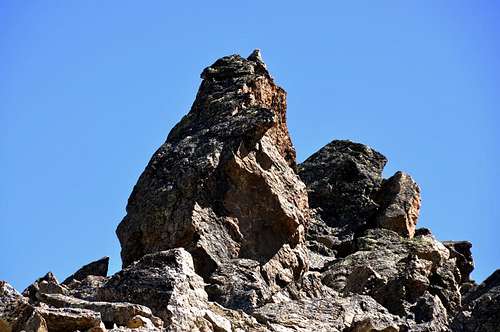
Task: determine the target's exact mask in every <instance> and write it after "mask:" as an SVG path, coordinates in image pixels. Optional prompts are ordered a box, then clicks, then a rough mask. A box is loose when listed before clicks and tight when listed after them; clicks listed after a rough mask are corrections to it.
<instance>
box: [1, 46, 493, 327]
mask: <svg viewBox="0 0 500 332" xmlns="http://www.w3.org/2000/svg"><path fill="white" fill-rule="evenodd" d="M201 77H202V82H201V86H200V89H199V91H198V94H197V96H196V99H195V101H194V103H193V106H192V108H191V110H190V111H189V113H188V114H187V115H186V116H185V117H184V118H183V119H182V120H181V121H180V122H179V123H178V124H177V125H176V126H175V127H174V128H173V129H172V131H171V132H170V134H169V135H168V137H167V140H166V142H165V143H164V144H163V145H162V146H161V147H160V148H159V149H158V150H157V151H156V152H155V154H154V155H153V157H152V158H151V160H150V162H149V164H148V165H147V166H146V169H145V170H144V172H143V173H142V175H141V176H140V178H139V180H138V182H137V184H136V186H135V187H134V189H133V191H132V194H131V196H130V198H129V201H128V205H127V214H126V216H125V217H124V218H123V220H122V221H121V223H120V224H119V226H118V228H117V235H118V238H119V240H120V243H121V246H122V251H121V256H122V261H123V269H122V270H121V271H118V272H117V273H115V274H114V275H112V276H107V270H108V262H109V258H107V257H104V258H102V259H100V260H97V261H94V262H91V263H89V264H87V265H85V266H83V267H82V268H81V269H79V270H78V271H76V272H75V273H73V274H72V275H71V276H69V277H68V278H66V279H65V280H64V282H62V283H59V281H58V280H57V278H56V277H55V276H54V275H53V274H52V273H50V272H49V273H47V274H46V275H45V276H43V277H41V278H39V279H37V280H36V281H34V282H33V284H32V285H30V286H28V287H27V288H26V290H25V291H24V292H23V293H22V294H19V293H18V292H17V291H16V290H15V289H13V288H12V287H11V286H10V285H9V284H7V283H6V282H0V332H4V331H5V332H11V331H12V332H17V331H23V330H24V331H28V332H29V331H39V332H44V331H56V332H58V331H76V330H78V331H88V332H104V331H199V332H201V331H203V332H208V331H214V332H233V331H234V332H242V331H275V332H292V331H304V332H305V331H351V332H368V331H386V332H393V331H401V332H405V331H421V332H424V331H436V332H438V331H457V332H458V331H481V332H483V331H484V332H494V331H495V332H499V331H500V329H499V326H500V324H499V323H498V322H499V321H500V270H499V271H496V272H495V273H494V274H493V275H492V276H491V277H489V278H488V279H487V280H486V281H485V282H484V283H482V284H481V285H477V284H476V283H475V282H474V281H473V280H471V279H470V273H471V271H472V270H473V268H474V263H473V260H472V255H471V244H470V243H469V242H467V241H445V242H440V241H438V240H437V239H436V238H435V237H434V236H433V235H432V233H431V232H430V231H429V230H427V229H417V227H416V225H417V221H418V215H419V209H420V205H421V198H420V188H419V186H418V185H417V183H416V182H415V181H414V180H413V179H412V178H411V177H410V175H408V174H406V173H404V172H396V174H394V175H393V176H391V177H390V178H388V179H384V178H383V176H382V172H383V168H384V166H385V164H386V162H387V159H386V157H384V156H383V155H382V154H381V153H379V152H377V151H375V150H374V149H371V148H369V147H367V146H366V145H363V144H359V143H354V142H351V141H346V140H334V141H332V142H330V143H329V144H327V145H326V146H325V147H323V148H322V149H320V150H319V151H318V152H316V153H314V154H313V155H312V156H311V157H309V158H308V159H307V160H306V161H304V162H303V163H301V164H297V162H296V159H295V150H294V148H293V145H292V143H291V139H290V136H289V133H288V129H287V126H286V93H285V91H284V90H283V89H282V88H280V87H278V86H277V85H276V84H275V83H274V80H273V79H272V77H271V76H270V74H269V72H268V71H267V68H266V66H265V64H264V62H263V61H262V58H261V56H260V53H259V52H258V51H254V52H253V53H252V54H251V55H250V56H249V57H248V58H243V57H241V56H238V55H232V56H227V57H223V58H221V59H219V60H217V61H216V62H215V63H214V64H212V65H211V66H210V67H208V68H206V69H205V70H204V71H203V73H202V75H201Z"/></svg>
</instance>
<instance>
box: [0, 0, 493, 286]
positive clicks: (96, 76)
mask: <svg viewBox="0 0 500 332" xmlns="http://www.w3.org/2000/svg"><path fill="white" fill-rule="evenodd" d="M174 3H175V4H174ZM304 3H305V2H303V1H296V2H291V1H210V2H208V1H199V2H190V1H175V2H174V1H146V2H140V3H139V2H137V1H96V0H95V1H15V0H12V1H8V0H2V1H0V55H1V57H0V59H1V60H0V126H1V127H0V135H1V136H0V139H1V141H0V149H1V150H0V159H1V160H0V162H1V163H0V165H1V168H0V169H1V177H2V184H1V186H0V235H1V237H0V279H6V280H8V281H9V282H11V283H12V284H13V285H14V286H16V287H17V288H19V289H20V290H22V289H23V288H24V287H25V286H27V285H28V284H29V283H30V282H32V281H33V280H34V279H36V278H37V277H39V276H41V275H43V274H44V273H46V272H47V271H49V270H51V271H53V272H54V273H55V274H56V275H57V277H59V279H64V278H65V277H66V276H67V275H69V274H70V273H72V272H73V271H74V270H75V269H77V268H78V267H80V266H81V265H83V264H85V263H87V262H89V261H91V260H93V259H96V258H100V257H102V256H104V255H107V256H111V269H112V271H116V270H118V269H119V267H120V264H121V262H120V256H119V250H120V248H119V243H118V240H117V238H116V236H115V233H114V231H115V228H116V226H117V225H118V223H119V222H120V220H121V218H122V217H123V215H124V214H125V205H126V202H127V198H128V195H129V194H130V192H131V190H132V187H133V185H134V184H135V182H136V180H137V178H138V176H139V175H140V173H141V172H142V170H143V169H144V167H145V165H146V163H147V162H148V160H149V158H150V156H151V155H152V154H153V152H154V151H155V150H156V148H157V147H158V146H159V145H160V144H162V143H163V141H164V139H165V138H166V136H167V134H168V132H169V130H170V129H171V128H172V126H173V125H174V124H175V123H176V122H177V121H179V119H180V118H181V117H182V115H183V114H185V113H186V112H188V110H189V108H190V106H191V103H192V102H193V100H194V97H195V93H196V91H197V88H198V85H199V84H200V78H199V75H200V73H201V71H202V69H203V68H204V67H205V66H208V65H210V64H211V63H212V62H213V61H214V60H215V59H217V58H218V57H221V56H224V55H229V54H234V53H240V54H242V55H245V56H246V55H248V54H249V53H250V52H251V51H252V49H254V48H260V49H262V52H263V57H264V59H265V60H266V62H267V64H268V67H269V68H270V70H271V72H272V74H273V76H274V77H275V78H276V80H277V82H278V83H279V84H280V85H281V86H283V87H284V88H285V89H286V90H287V91H288V104H289V109H288V120H289V127H290V131H291V135H292V139H293V141H294V143H295V146H296V149H297V152H298V156H299V160H304V159H305V158H306V157H307V156H309V155H310V154H311V153H313V152H314V151H315V150H317V149H318V148H320V147H322V146H323V145H325V144H326V143H328V142H329V141H330V140H332V139H352V140H355V141H358V142H362V143H365V144H368V145H370V146H372V147H373V148H375V149H377V150H379V151H380V152H382V153H383V154H385V155H386V156H387V157H388V159H389V163H388V165H387V168H386V171H385V175H386V176H390V175H392V174H393V173H394V172H395V171H397V170H404V171H406V172H408V173H410V174H411V175H412V176H413V177H414V178H415V179H416V180H417V181H418V183H419V184H420V186H421V187H422V192H423V194H422V195H423V206H422V211H421V218H420V221H419V226H422V227H429V228H431V229H432V231H433V232H434V234H435V235H436V236H437V237H438V238H439V239H441V240H446V239H456V240H462V239H467V240H470V241H472V242H473V254H474V257H475V261H476V270H475V272H474V273H473V276H474V278H476V279H477V280H483V279H484V278H485V277H486V276H487V275H489V274H490V273H491V272H493V270H494V269H495V268H498V267H500V259H499V256H500V245H499V234H500V226H499V223H500V212H499V211H500V207H499V206H500V195H499V188H500V169H499V163H500V132H499V124H500V115H499V112H500V108H499V107H500V2H497V1H481V0H479V1H461V0H453V1H433V0H432V1H431V0H429V1H343V2H335V1H315V2H310V3H309V4H308V5H307V6H306V5H304ZM313 3H314V4H313Z"/></svg>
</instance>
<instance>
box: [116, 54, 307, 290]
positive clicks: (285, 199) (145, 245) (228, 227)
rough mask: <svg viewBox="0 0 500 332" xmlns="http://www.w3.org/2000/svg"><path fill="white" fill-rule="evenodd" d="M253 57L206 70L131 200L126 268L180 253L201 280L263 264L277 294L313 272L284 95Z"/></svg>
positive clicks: (123, 239)
mask: <svg viewBox="0 0 500 332" xmlns="http://www.w3.org/2000/svg"><path fill="white" fill-rule="evenodd" d="M256 54H257V53H255V54H253V55H252V56H250V57H249V58H248V59H245V58H242V57H240V56H237V55H233V56H228V57H224V58H222V59H219V60H217V61H216V62H215V63H214V64H213V65H212V66H210V67H208V68H206V69H205V70H204V71H203V73H202V75H201V76H202V78H203V81H202V83H201V86H200V89H199V91H198V94H197V97H196V100H195V102H194V104H193V106H192V108H191V111H190V112H189V113H188V114H187V115H186V116H185V117H184V118H183V119H182V120H181V122H180V123H179V124H177V125H176V126H175V127H174V128H173V129H172V131H171V132H170V134H169V135H168V138H167V141H166V142H165V144H163V145H162V146H161V147H160V148H159V149H158V151H157V152H156V153H155V154H154V155H153V157H152V159H151V161H150V162H149V164H148V166H147V167H146V169H145V171H144V173H143V174H142V175H141V177H140V178H139V181H138V182H137V185H136V186H135V187H134V190H133V192H132V194H131V196H130V199H129V202H128V206H127V216H126V217H125V218H124V219H123V221H122V222H121V223H120V225H119V227H118V229H117V234H118V237H119V239H120V243H121V245H122V259H123V265H124V266H125V267H126V266H129V265H130V264H131V263H132V262H133V261H134V260H137V259H139V258H141V257H142V256H143V255H145V254H147V253H151V252H158V251H161V250H166V249H171V248H176V247H183V248H185V249H186V250H187V251H189V252H190V253H191V254H192V256H193V259H194V263H195V268H196V271H197V272H198V273H199V274H200V275H202V276H203V277H204V278H205V279H206V278H209V277H210V275H211V274H212V273H213V272H214V271H215V270H217V268H218V267H220V266H221V265H223V264H225V263H226V262H229V261H231V260H234V259H251V260H254V261H256V262H259V264H260V265H261V266H265V265H266V264H267V265H266V266H268V267H270V268H269V269H268V270H267V274H268V275H267V277H268V278H269V280H268V283H269V284H271V287H274V285H278V284H282V282H283V279H287V280H288V281H289V282H290V281H291V280H293V278H292V279H290V278H289V277H290V276H291V275H294V276H295V275H297V273H296V272H297V270H298V269H301V270H302V271H305V270H306V269H307V266H306V265H305V264H304V263H305V261H304V259H303V257H302V256H303V255H304V248H303V243H304V225H305V224H306V220H307V216H308V213H309V210H308V203H307V193H306V189H305V185H304V184H303V183H302V182H301V181H300V179H299V177H298V176H297V175H296V174H295V172H294V167H295V151H294V149H293V146H292V144H291V141H290V137H289V135H288V129H287V127H286V94H285V92H284V90H283V89H281V88H280V87H278V86H276V84H275V83H274V81H273V79H272V78H271V76H270V75H269V73H268V71H267V69H266V68H265V66H264V64H263V63H262V61H261V59H260V56H258V55H256ZM290 256H293V257H290ZM273 260H274V262H273ZM290 263H296V264H298V265H296V266H289V264H290ZM281 267H285V269H286V270H287V271H283V270H281ZM290 271H293V273H290ZM299 274H300V273H299ZM285 275H287V276H286V277H285V278H283V277H284V276H285ZM278 279H279V280H278Z"/></svg>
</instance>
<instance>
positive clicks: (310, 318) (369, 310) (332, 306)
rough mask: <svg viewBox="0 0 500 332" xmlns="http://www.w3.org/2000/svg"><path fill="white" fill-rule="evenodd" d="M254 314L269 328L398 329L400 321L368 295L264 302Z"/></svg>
mask: <svg viewBox="0 0 500 332" xmlns="http://www.w3.org/2000/svg"><path fill="white" fill-rule="evenodd" d="M253 315H254V316H255V317H256V318H257V320H258V321H259V322H260V323H261V324H264V325H265V326H266V327H267V328H269V330H271V331H391V332H392V331H399V326H400V325H402V324H403V321H402V320H401V319H400V318H398V317H397V316H394V315H391V314H390V313H389V312H388V311H387V310H386V309H385V308H383V307H382V306H380V305H379V304H378V303H377V302H375V301H374V300H373V299H372V298H370V297H368V296H362V295H355V296H352V297H341V296H338V295H331V296H330V297H325V298H316V299H308V300H298V301H288V302H282V303H273V304H267V305H265V306H263V307H261V308H259V309H257V310H256V311H255V312H254V313H253Z"/></svg>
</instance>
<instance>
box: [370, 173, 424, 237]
mask: <svg viewBox="0 0 500 332" xmlns="http://www.w3.org/2000/svg"><path fill="white" fill-rule="evenodd" d="M377 196H378V197H377V202H378V203H379V204H380V208H379V211H378V213H377V217H376V220H377V224H378V226H380V227H382V228H386V229H390V230H392V231H395V232H396V233H398V234H400V235H402V236H406V237H409V238H412V237H413V236H414V235H415V229H416V225H417V219H418V215H419V212H420V188H419V186H418V185H417V183H416V182H415V181H413V179H412V178H411V177H410V176H409V175H408V174H406V173H403V172H396V174H394V175H393V176H392V177H390V178H389V179H387V180H385V181H384V182H383V184H382V188H381V189H380V191H379V193H378V195H377Z"/></svg>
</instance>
